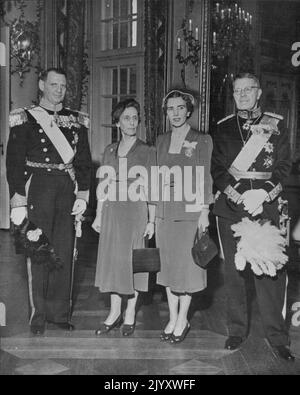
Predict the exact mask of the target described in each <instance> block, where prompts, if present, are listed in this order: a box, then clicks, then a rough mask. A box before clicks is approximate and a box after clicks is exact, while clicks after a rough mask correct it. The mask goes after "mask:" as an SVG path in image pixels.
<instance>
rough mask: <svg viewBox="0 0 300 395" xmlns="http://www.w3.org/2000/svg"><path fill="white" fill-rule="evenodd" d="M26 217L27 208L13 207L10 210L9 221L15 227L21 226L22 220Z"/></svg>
mask: <svg viewBox="0 0 300 395" xmlns="http://www.w3.org/2000/svg"><path fill="white" fill-rule="evenodd" d="M26 217H27V207H25V206H23V207H15V208H12V209H11V214H10V219H11V221H12V223H13V224H14V225H16V226H19V225H21V223H22V222H23V221H24V219H25V218H26Z"/></svg>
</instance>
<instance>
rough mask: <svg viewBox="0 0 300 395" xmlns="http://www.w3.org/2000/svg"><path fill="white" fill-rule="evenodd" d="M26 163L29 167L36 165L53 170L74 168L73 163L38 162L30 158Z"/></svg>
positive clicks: (36, 166) (39, 167) (38, 167)
mask: <svg viewBox="0 0 300 395" xmlns="http://www.w3.org/2000/svg"><path fill="white" fill-rule="evenodd" d="M26 165H27V166H29V167H34V168H36V169H51V170H60V171H63V170H71V169H73V164H72V163H68V164H65V163H38V162H31V161H29V160H27V161H26Z"/></svg>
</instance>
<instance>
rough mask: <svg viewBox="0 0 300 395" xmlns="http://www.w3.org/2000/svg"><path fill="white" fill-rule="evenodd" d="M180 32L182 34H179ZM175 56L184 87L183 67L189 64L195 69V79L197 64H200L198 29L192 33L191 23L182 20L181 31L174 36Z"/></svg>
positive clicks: (197, 71)
mask: <svg viewBox="0 0 300 395" xmlns="http://www.w3.org/2000/svg"><path fill="white" fill-rule="evenodd" d="M180 32H182V34H180ZM176 40H177V42H176V45H177V55H176V59H177V60H178V62H179V63H180V64H182V65H183V68H182V70H181V79H182V81H183V83H184V85H185V71H184V66H187V65H188V64H189V63H191V64H192V65H193V66H194V68H195V78H198V75H199V62H200V48H201V45H200V41H199V28H198V27H196V28H195V31H193V21H192V19H189V20H188V21H187V20H186V19H184V20H183V21H182V25H181V29H180V30H179V31H178V32H177V35H176ZM183 44H184V45H183Z"/></svg>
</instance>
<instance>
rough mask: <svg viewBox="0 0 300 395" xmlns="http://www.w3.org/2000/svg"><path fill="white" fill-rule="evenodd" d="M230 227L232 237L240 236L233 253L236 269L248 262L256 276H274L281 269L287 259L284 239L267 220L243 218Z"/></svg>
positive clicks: (241, 268) (243, 267)
mask: <svg viewBox="0 0 300 395" xmlns="http://www.w3.org/2000/svg"><path fill="white" fill-rule="evenodd" d="M231 228H232V230H233V231H234V237H239V238H240V240H239V241H238V244H237V252H236V255H235V265H236V268H237V270H244V269H245V267H246V264H247V262H249V263H250V265H251V269H252V270H253V272H254V273H255V274H256V275H257V276H261V275H263V274H266V275H268V276H271V277H275V276H276V272H277V270H280V269H282V268H283V266H284V265H285V264H286V262H287V261H288V257H287V255H286V254H285V248H286V244H287V242H286V239H285V238H284V237H283V236H282V235H281V234H280V230H279V229H278V228H277V227H276V226H274V225H272V224H271V223H270V222H269V221H251V220H250V219H249V218H243V219H242V221H241V222H239V223H237V224H234V225H232V226H231Z"/></svg>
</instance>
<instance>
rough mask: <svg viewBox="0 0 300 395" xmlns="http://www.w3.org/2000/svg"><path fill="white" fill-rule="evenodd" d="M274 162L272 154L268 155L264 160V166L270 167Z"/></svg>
mask: <svg viewBox="0 0 300 395" xmlns="http://www.w3.org/2000/svg"><path fill="white" fill-rule="evenodd" d="M273 163H274V159H273V157H272V156H270V155H268V156H267V157H266V158H265V160H264V167H265V168H266V169H269V168H270V167H272V165H273Z"/></svg>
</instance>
